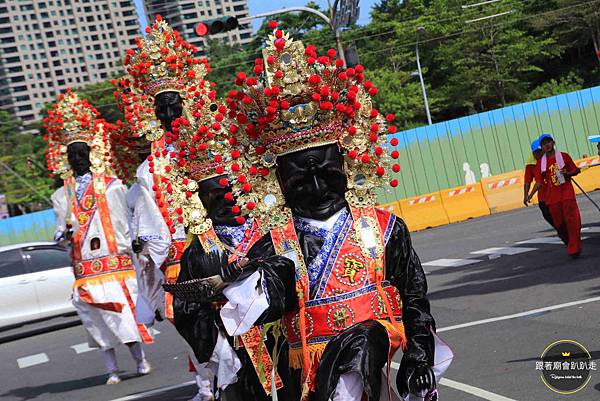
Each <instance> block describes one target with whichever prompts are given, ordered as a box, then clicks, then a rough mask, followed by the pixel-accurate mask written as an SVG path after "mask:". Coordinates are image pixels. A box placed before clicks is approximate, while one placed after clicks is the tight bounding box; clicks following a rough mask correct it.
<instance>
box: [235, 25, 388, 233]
mask: <svg viewBox="0 0 600 401" xmlns="http://www.w3.org/2000/svg"><path fill="white" fill-rule="evenodd" d="M270 25H271V27H272V28H273V29H274V33H273V34H272V35H270V36H269V40H268V41H267V45H266V48H265V49H263V58H262V59H257V60H256V63H255V66H254V73H255V74H256V76H254V77H248V76H246V74H245V73H243V72H242V73H238V74H237V75H236V80H235V84H236V85H237V86H238V89H237V90H232V91H230V92H229V96H228V99H227V105H228V108H229V114H228V115H229V117H230V118H232V119H233V120H235V124H233V125H232V129H233V132H234V133H235V134H236V135H237V136H238V137H240V140H241V141H245V142H246V143H247V144H248V146H249V147H250V149H251V150H252V151H250V152H248V153H247V154H248V156H249V159H250V164H251V165H252V169H251V171H250V174H251V175H252V176H253V177H254V178H255V179H254V180H253V182H254V184H255V186H256V188H255V189H256V191H254V192H253V193H252V194H249V195H248V196H242V197H241V199H245V200H246V201H247V203H248V202H249V203H250V207H251V208H252V209H253V208H254V207H255V206H256V207H258V210H259V213H260V214H261V215H268V216H274V215H273V214H272V213H271V211H272V210H273V209H272V207H273V206H274V205H281V206H282V205H283V199H282V197H281V194H278V193H277V191H276V190H275V188H274V185H273V184H275V185H277V183H276V181H275V176H274V174H273V170H274V166H275V165H276V158H277V156H281V155H285V154H287V153H291V152H295V151H299V150H303V149H307V148H311V147H317V146H322V145H326V144H337V145H338V146H339V147H340V149H341V150H342V152H343V154H344V155H345V161H346V169H345V170H346V174H347V175H348V189H349V191H348V192H347V194H346V197H347V200H348V202H349V203H350V204H354V205H356V206H372V205H374V204H375V201H376V196H375V193H374V191H373V190H374V189H375V188H378V187H381V186H384V185H386V184H388V182H389V184H391V185H392V186H396V185H397V184H398V182H397V180H395V179H392V180H390V176H389V172H390V170H393V171H394V172H397V171H398V170H399V169H400V166H399V165H398V164H395V163H393V162H392V159H396V158H398V152H397V151H395V150H392V149H391V147H390V144H391V145H392V146H395V145H397V142H396V141H397V140H395V139H392V140H391V141H390V143H388V142H387V134H389V133H394V132H396V127H394V126H389V127H387V126H386V125H387V124H386V123H387V122H391V121H393V120H394V116H393V115H391V114H388V115H387V116H385V117H383V116H382V115H381V114H380V113H379V111H378V110H377V109H375V108H374V107H373V105H372V97H373V96H375V95H376V94H377V88H375V87H374V86H373V84H372V83H371V82H370V81H368V80H365V77H364V68H363V67H362V66H361V65H357V66H356V67H354V68H344V66H343V62H342V60H340V59H336V51H335V50H333V49H330V50H329V51H328V52H327V55H324V56H318V55H317V51H316V47H315V46H313V45H308V46H307V47H306V48H305V47H304V45H303V44H302V42H300V41H296V40H294V39H292V38H290V37H289V35H288V34H286V33H284V32H283V31H281V30H279V29H276V24H275V23H274V21H271V24H270ZM238 131H239V132H238ZM258 178H262V179H258ZM234 181H235V180H234ZM238 188H239V186H238ZM238 193H241V194H242V195H244V194H243V191H239V190H238ZM267 195H270V196H267ZM247 203H246V205H245V206H246V208H247ZM267 221H269V219H267Z"/></svg>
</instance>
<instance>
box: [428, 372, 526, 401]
mask: <svg viewBox="0 0 600 401" xmlns="http://www.w3.org/2000/svg"><path fill="white" fill-rule="evenodd" d="M440 384H441V385H442V386H446V387H450V388H453V389H455V390H460V391H463V392H465V393H469V394H472V395H474V396H475V397H478V398H482V399H484V400H488V401H516V400H514V399H512V398H508V397H504V396H502V395H499V394H496V393H492V392H490V391H486V390H483V389H480V388H478V387H473V386H469V385H468V384H464V383H460V382H456V381H454V380H450V379H446V378H445V377H442V379H441V380H440Z"/></svg>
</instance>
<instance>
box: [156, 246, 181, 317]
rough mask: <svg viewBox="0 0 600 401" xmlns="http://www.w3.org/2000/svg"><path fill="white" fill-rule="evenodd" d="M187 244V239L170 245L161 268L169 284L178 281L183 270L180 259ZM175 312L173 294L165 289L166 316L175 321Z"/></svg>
mask: <svg viewBox="0 0 600 401" xmlns="http://www.w3.org/2000/svg"><path fill="white" fill-rule="evenodd" d="M185 245H186V242H185V241H173V242H172V243H171V246H170V247H169V255H168V256H167V259H166V260H165V262H164V263H163V265H162V266H161V267H160V270H161V271H162V272H163V274H164V275H165V282H167V283H169V284H172V283H175V282H177V277H178V276H179V271H180V270H181V267H180V265H179V261H180V259H181V255H183V251H184V250H185ZM174 313H175V312H174V311H173V294H171V293H170V292H166V291H165V317H166V318H167V319H169V320H170V321H171V322H173V321H174V320H173V319H174V316H175V315H174Z"/></svg>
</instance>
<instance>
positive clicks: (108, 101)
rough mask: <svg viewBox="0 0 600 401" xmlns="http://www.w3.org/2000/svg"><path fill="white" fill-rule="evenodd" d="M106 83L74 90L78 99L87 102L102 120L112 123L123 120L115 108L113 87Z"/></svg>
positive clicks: (102, 82) (108, 81) (108, 82)
mask: <svg viewBox="0 0 600 401" xmlns="http://www.w3.org/2000/svg"><path fill="white" fill-rule="evenodd" d="M110 81H111V80H110V79H109V80H107V81H101V82H96V83H93V84H89V85H85V86H82V87H81V88H78V89H76V90H75V92H77V94H78V95H79V98H80V99H87V101H88V102H89V103H90V104H91V105H92V106H94V107H95V108H96V109H97V110H98V111H99V112H100V115H101V116H102V118H104V119H105V120H106V121H108V122H111V123H114V122H115V121H117V120H119V119H121V120H122V119H123V113H121V111H120V110H119V108H118V107H117V103H116V101H115V97H114V95H113V93H114V91H115V87H114V86H113V85H112V84H111V83H110Z"/></svg>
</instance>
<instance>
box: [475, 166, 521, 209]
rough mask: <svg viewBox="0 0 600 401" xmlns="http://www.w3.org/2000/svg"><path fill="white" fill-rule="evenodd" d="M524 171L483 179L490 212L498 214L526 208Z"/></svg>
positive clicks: (482, 182) (482, 183)
mask: <svg viewBox="0 0 600 401" xmlns="http://www.w3.org/2000/svg"><path fill="white" fill-rule="evenodd" d="M523 178H524V170H515V171H511V172H510V173H504V174H499V175H495V176H493V177H488V178H482V179H481V186H482V188H483V195H484V196H485V199H486V201H487V204H488V206H489V208H490V212H492V213H498V212H505V211H507V210H513V209H518V208H520V207H525V205H524V204H523Z"/></svg>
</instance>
